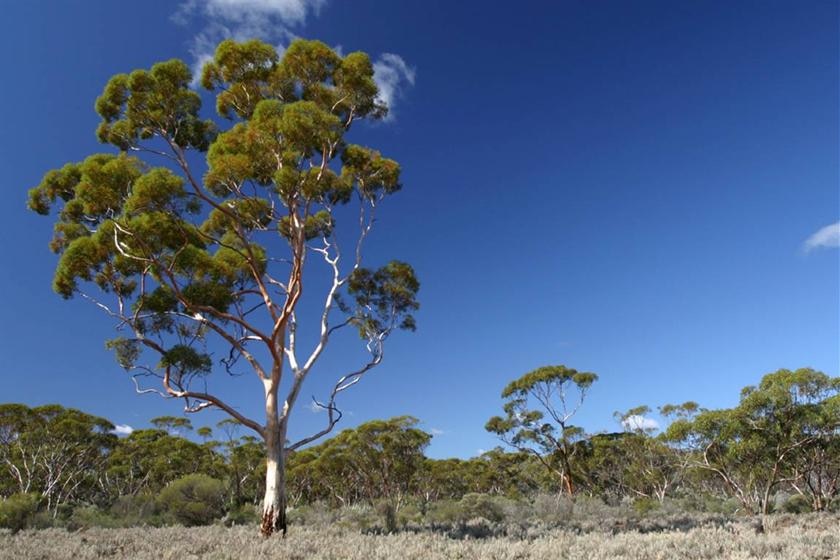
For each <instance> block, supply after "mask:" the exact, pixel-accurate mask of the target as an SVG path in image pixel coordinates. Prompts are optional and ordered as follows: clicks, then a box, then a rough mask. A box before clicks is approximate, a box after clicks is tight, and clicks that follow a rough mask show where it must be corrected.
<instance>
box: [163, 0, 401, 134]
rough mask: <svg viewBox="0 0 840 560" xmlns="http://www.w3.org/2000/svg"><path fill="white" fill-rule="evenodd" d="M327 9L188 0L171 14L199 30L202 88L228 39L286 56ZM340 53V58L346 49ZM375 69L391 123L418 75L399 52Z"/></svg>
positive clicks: (311, 4) (301, 0) (300, 0)
mask: <svg viewBox="0 0 840 560" xmlns="http://www.w3.org/2000/svg"><path fill="white" fill-rule="evenodd" d="M325 4H326V0H185V1H184V2H182V3H181V4H180V5H179V6H178V9H177V10H176V11H175V13H174V14H173V15H172V21H174V22H175V23H177V24H179V25H184V26H187V25H196V26H198V28H199V31H198V33H196V35H195V36H194V37H193V39H192V41H191V43H190V47H189V50H190V55H191V56H192V58H193V60H192V70H193V85H194V86H195V85H197V84H198V80H199V79H200V76H201V69H202V67H203V66H204V65H205V64H206V63H207V62H208V61H209V60H211V59H212V58H213V52H214V51H215V50H216V45H218V44H219V43H220V42H221V41H223V40H224V39H234V40H237V41H244V40H247V39H260V40H263V41H266V42H269V43H271V44H273V45H275V46H276V47H277V49H278V51H281V52H282V51H283V50H284V48H285V45H287V44H288V43H289V42H290V41H291V40H293V39H294V38H295V37H297V33H296V31H297V30H299V28H301V27H302V26H304V25H305V24H306V21H307V19H308V18H309V16H310V15H314V16H317V15H318V14H319V13H320V11H321V8H323V7H324V5H325ZM336 51H337V52H339V54H341V51H342V47H341V45H338V46H337V47H336ZM373 70H374V80H375V81H376V85H377V86H378V87H379V98H380V100H381V101H383V102H384V103H385V104H386V105H387V106H388V108H389V112H388V116H387V117H386V120H393V118H394V111H393V109H394V105H395V104H396V102H397V100H398V99H400V98H401V97H402V95H403V94H404V92H405V90H406V89H408V88H409V87H410V86H413V85H414V79H415V76H416V70H415V69H414V68H413V67H411V66H409V65H408V64H407V63H406V61H405V60H403V58H402V57H401V56H400V55H398V54H394V53H384V54H382V55H381V56H379V58H377V59H376V60H375V61H374V63H373Z"/></svg>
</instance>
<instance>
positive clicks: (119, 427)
mask: <svg viewBox="0 0 840 560" xmlns="http://www.w3.org/2000/svg"><path fill="white" fill-rule="evenodd" d="M133 431H134V428H132V427H131V426H129V425H128V424H116V425H115V426H114V429H113V430H111V433H112V434H117V435H118V436H127V435H129V434H131V432H133Z"/></svg>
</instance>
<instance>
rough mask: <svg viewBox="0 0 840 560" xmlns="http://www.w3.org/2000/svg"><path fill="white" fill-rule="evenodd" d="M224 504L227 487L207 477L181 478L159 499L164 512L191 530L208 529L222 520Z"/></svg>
mask: <svg viewBox="0 0 840 560" xmlns="http://www.w3.org/2000/svg"><path fill="white" fill-rule="evenodd" d="M224 501H225V500H224V483H223V482H222V481H221V480H216V479H215V478H211V477H209V476H207V475H206V474H190V475H187V476H184V477H182V478H179V479H178V480H175V481H173V482H172V483H170V484H169V485H168V486H167V487H166V488H164V489H163V490H162V491H161V493H160V495H159V496H158V504H159V505H160V507H161V508H162V509H163V511H165V512H166V513H168V514H169V515H171V516H172V517H173V518H174V519H175V520H176V521H177V522H179V523H181V524H183V525H186V526H187V527H192V526H194V525H207V524H209V523H212V522H213V521H214V520H215V519H218V518H220V517H222V515H223V513H224Z"/></svg>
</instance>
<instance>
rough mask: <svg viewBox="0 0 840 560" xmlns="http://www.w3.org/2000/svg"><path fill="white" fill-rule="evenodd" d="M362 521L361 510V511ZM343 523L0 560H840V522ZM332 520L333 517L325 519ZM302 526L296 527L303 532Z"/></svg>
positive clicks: (43, 535)
mask: <svg viewBox="0 0 840 560" xmlns="http://www.w3.org/2000/svg"><path fill="white" fill-rule="evenodd" d="M355 509H356V510H357V511H356V512H355V513H356V514H362V513H363V512H362V511H360V510H363V509H364V508H355ZM347 516H351V515H350V512H345V514H342V515H338V516H337V517H338V518H339V522H338V523H331V524H329V525H320V524H319V523H320V522H319V521H318V520H311V521H310V523H312V524H309V525H304V526H300V527H298V526H294V527H293V529H294V530H293V531H291V532H290V533H289V536H288V537H287V538H286V539H284V540H279V539H263V538H260V537H259V536H258V535H257V534H256V533H255V531H253V529H251V528H246V527H234V528H229V529H227V528H219V527H194V528H190V529H184V528H180V527H166V528H153V529H149V528H133V529H119V530H112V529H101V528H91V529H88V530H83V531H76V532H68V531H63V530H58V529H47V530H45V531H23V532H21V533H18V534H17V535H15V536H11V535H10V534H9V533H8V532H2V531H0V557H2V558H15V559H17V558H20V559H30V558H50V559H53V558H55V559H70V558H72V559H74V560H86V559H89V558H135V559H137V560H147V559H149V560H150V559H160V558H163V559H170V558H178V559H189V558H208V559H234V558H236V559H239V558H248V559H250V558H255V559H258V558H279V559H292V558H294V559H303V558H313V559H317V558H330V559H347V560H354V559H358V560H368V559H371V560H375V559H390V558H401V559H405V560H413V559H417V560H421V559H422V560H436V559H444V558H446V559H452V558H459V559H464V560H467V559H476V560H478V559H481V560H484V559H500V560H501V559H512V558H516V559H523V560H524V559H531V558H533V559H546V560H548V559H551V560H555V559H563V558H568V559H572V558H586V559H587V560H602V559H603V560H607V559H631V558H632V559H641V560H644V559H670V558H680V559H686V560H692V559H696V560H701V559H711V558H727V559H732V560H738V559H747V558H749V559H767V560H770V559H786V560H816V559H820V560H829V559H835V558H840V537H839V536H838V533H840V517H838V516H829V515H826V514H822V515H818V514H808V515H800V516H795V517H793V516H789V515H780V516H773V517H771V518H769V521H768V522H767V523H766V524H767V528H766V530H764V531H762V530H761V529H759V528H760V527H761V524H760V523H756V522H753V521H748V520H744V519H742V520H738V521H722V520H721V519H720V518H709V519H706V520H703V519H702V518H693V519H692V520H689V519H688V518H681V519H677V518H674V519H671V520H667V519H661V520H656V519H649V520H647V521H644V522H642V523H640V524H639V525H637V526H636V527H635V528H634V529H633V530H622V531H621V532H617V531H616V528H615V527H614V526H613V525H612V523H613V520H602V521H598V520H597V519H590V520H589V521H587V522H586V523H583V526H576V527H574V528H551V527H550V526H549V525H544V524H540V523H537V524H534V525H527V524H519V523H491V522H488V521H487V520H482V519H475V520H472V521H468V522H466V523H464V524H461V525H458V526H450V527H449V528H448V529H443V528H441V527H436V528H434V529H428V528H427V529H426V530H418V529H417V528H415V527H412V528H411V529H410V530H406V531H400V532H397V533H393V534H377V533H371V532H368V533H365V532H360V531H359V530H358V528H357V527H356V526H354V525H353V524H352V522H349V521H348V519H347V518H346V517H347ZM329 519H330V520H332V519H333V517H329ZM299 521H300V520H299V519H298V522H299Z"/></svg>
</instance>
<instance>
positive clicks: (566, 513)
mask: <svg viewBox="0 0 840 560" xmlns="http://www.w3.org/2000/svg"><path fill="white" fill-rule="evenodd" d="M528 510H530V511H527V510H526V512H527V513H528V514H530V517H531V518H533V519H535V520H537V521H542V522H543V523H548V524H549V525H557V524H559V523H563V522H565V521H568V520H570V519H571V518H572V515H573V513H574V502H572V500H570V499H569V498H567V497H566V496H561V495H559V494H538V495H536V496H534V499H533V500H532V502H531V504H530V507H529V508H528Z"/></svg>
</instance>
